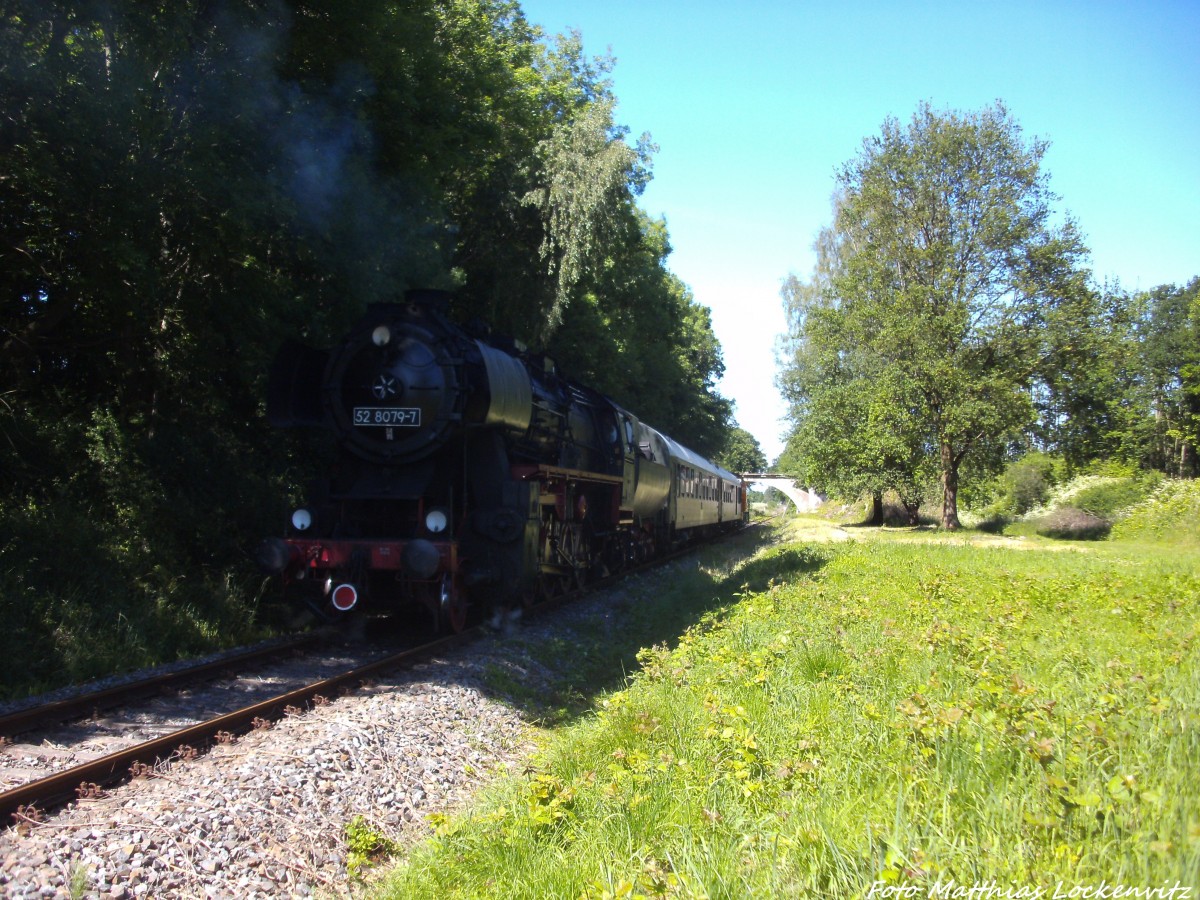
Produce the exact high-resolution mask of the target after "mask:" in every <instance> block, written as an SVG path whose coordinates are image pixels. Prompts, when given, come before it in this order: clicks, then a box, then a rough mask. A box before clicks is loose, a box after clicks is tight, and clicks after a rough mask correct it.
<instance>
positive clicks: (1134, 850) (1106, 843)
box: [383, 535, 1200, 900]
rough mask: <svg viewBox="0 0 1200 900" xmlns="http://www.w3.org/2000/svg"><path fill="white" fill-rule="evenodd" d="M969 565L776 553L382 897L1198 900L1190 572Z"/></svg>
mask: <svg viewBox="0 0 1200 900" xmlns="http://www.w3.org/2000/svg"><path fill="white" fill-rule="evenodd" d="M953 541H954V542H953V543H951V537H950V536H944V535H931V536H930V539H929V540H928V541H925V542H923V543H921V542H916V541H913V540H911V539H908V540H905V541H899V540H896V541H893V540H891V539H884V538H880V539H869V540H862V541H856V542H849V543H842V544H840V545H838V546H836V547H834V546H832V545H825V546H824V547H821V548H814V547H811V546H806V547H801V546H796V545H790V544H786V543H785V544H782V545H780V546H777V547H773V548H767V549H765V550H763V551H761V552H759V554H758V555H757V556H756V557H754V558H752V559H751V560H749V561H748V562H747V563H745V564H744V565H743V566H741V567H740V568H738V569H735V570H733V571H732V572H730V573H729V574H728V575H725V576H723V577H721V578H720V579H719V581H718V582H717V583H716V584H714V592H720V591H733V592H736V593H738V594H740V596H739V598H738V602H737V603H736V604H735V605H733V606H732V607H729V608H725V609H723V610H721V611H720V612H714V613H710V614H707V615H704V616H702V617H700V618H699V619H698V620H697V621H696V622H695V624H693V625H692V626H691V627H689V628H688V629H687V630H686V632H684V633H682V634H681V635H679V636H678V638H677V639H674V640H668V641H667V642H665V643H659V644H658V645H656V646H651V647H648V648H647V649H645V650H643V652H642V653H641V654H640V655H639V664H640V670H639V671H638V672H637V673H636V674H635V675H634V676H633V677H632V678H630V679H629V681H628V683H627V684H626V685H625V686H624V687H623V688H622V689H620V690H617V691H614V692H612V693H609V694H607V695H604V696H602V697H601V698H599V701H598V702H597V703H596V706H595V709H594V712H593V713H592V714H590V715H588V716H585V717H583V718H580V719H578V720H576V721H575V722H574V723H573V724H571V725H569V726H567V727H564V728H561V729H558V730H556V731H554V732H552V733H550V734H549V735H548V736H547V739H546V744H545V751H544V755H543V756H542V757H541V758H539V759H538V760H535V761H534V762H533V763H532V764H531V766H530V770H529V773H528V775H527V776H526V777H524V778H522V779H518V780H515V781H509V782H505V783H503V784H500V785H498V786H497V788H496V789H495V791H494V792H493V793H492V794H491V795H490V796H488V797H487V798H485V799H484V800H482V801H481V802H480V803H479V804H478V805H476V806H474V807H472V808H470V809H469V810H467V811H466V812H465V813H463V814H461V815H460V816H458V817H453V818H449V819H446V820H444V821H440V828H439V833H438V834H437V836H436V837H434V838H433V839H432V840H431V841H429V842H428V843H426V844H423V845H421V846H418V847H416V848H414V849H413V850H412V852H411V853H410V854H409V856H408V858H407V859H406V860H405V861H404V862H403V864H402V865H401V867H400V868H399V869H398V870H397V871H396V872H395V873H394V874H393V876H392V878H391V880H390V881H389V882H388V885H387V887H386V889H385V890H384V891H383V895H384V896H389V897H417V896H421V897H424V896H442V897H569V898H588V900H600V898H616V897H671V898H675V897H684V898H700V897H707V898H731V900H732V898H744V897H807V896H815V897H856V896H857V897H866V896H883V894H882V893H881V891H882V890H883V889H884V888H894V889H897V890H899V889H902V888H903V889H909V893H907V894H901V893H893V894H891V896H920V897H926V896H935V895H937V892H938V891H945V890H949V889H950V888H949V887H948V886H953V885H958V886H960V887H963V886H966V887H970V886H977V885H986V884H994V885H997V886H998V889H1001V890H1003V889H1005V888H1008V889H1011V890H1012V891H1014V892H1015V891H1018V890H1022V889H1024V890H1025V891H1026V892H1027V893H1026V894H1025V895H1026V896H1028V895H1029V893H1028V892H1029V891H1032V890H1034V889H1037V888H1041V889H1044V890H1045V891H1046V896H1051V895H1052V893H1053V890H1054V889H1055V887H1056V886H1057V885H1062V886H1063V888H1062V889H1063V890H1064V891H1065V890H1070V889H1071V888H1072V887H1074V886H1082V887H1084V888H1086V887H1088V886H1091V887H1095V886H1097V885H1100V884H1101V883H1102V882H1107V883H1108V884H1110V885H1112V884H1120V885H1126V886H1140V887H1143V888H1152V887H1158V886H1161V885H1163V884H1173V883H1175V882H1176V881H1178V882H1179V883H1181V884H1185V885H1198V884H1200V792H1197V790H1196V788H1195V786H1194V779H1195V773H1196V772H1198V771H1200V671H1198V665H1197V663H1198V650H1197V636H1198V634H1200V575H1198V574H1197V573H1198V566H1197V561H1198V557H1197V554H1195V553H1186V552H1185V553H1181V552H1178V551H1177V550H1171V551H1170V552H1153V551H1148V550H1147V548H1146V547H1145V546H1134V545H1123V544H1111V543H1100V544H1096V543H1092V544H1089V545H1087V546H1088V550H1087V552H1067V553H1064V552H1054V551H1052V550H1050V549H1046V548H1042V547H1034V548H1033V549H1024V550H1019V549H997V548H996V547H994V546H993V547H982V546H979V547H976V546H971V545H969V544H963V543H962V540H961V538H960V537H955V538H953ZM1013 543H1014V545H1019V542H1013ZM772 561H776V562H777V564H778V567H779V574H778V575H777V576H776V577H774V578H772V577H771V576H770V574H769V573H770V569H771V567H772ZM802 561H803V562H802ZM741 585H746V587H740V586H741ZM709 596H711V594H709ZM872 891H874V894H872ZM946 896H949V894H947V895H946ZM962 896H966V895H965V894H963V895H962Z"/></svg>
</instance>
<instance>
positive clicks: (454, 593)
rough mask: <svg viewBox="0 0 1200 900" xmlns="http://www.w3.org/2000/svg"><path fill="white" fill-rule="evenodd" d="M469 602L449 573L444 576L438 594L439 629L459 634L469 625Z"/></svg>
mask: <svg viewBox="0 0 1200 900" xmlns="http://www.w3.org/2000/svg"><path fill="white" fill-rule="evenodd" d="M468 606H469V604H468V603H467V598H466V597H465V596H463V593H462V591H460V590H458V589H457V588H456V587H455V586H454V582H453V580H452V579H451V578H450V576H449V575H444V576H442V584H441V587H440V589H439V596H438V630H439V631H444V632H449V633H451V634H458V633H459V632H460V631H462V630H463V629H464V628H466V627H467V610H468Z"/></svg>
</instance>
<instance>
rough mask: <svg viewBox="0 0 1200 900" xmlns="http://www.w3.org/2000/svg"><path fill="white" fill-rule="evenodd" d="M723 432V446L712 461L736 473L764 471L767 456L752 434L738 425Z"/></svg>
mask: <svg viewBox="0 0 1200 900" xmlns="http://www.w3.org/2000/svg"><path fill="white" fill-rule="evenodd" d="M725 433H726V439H725V446H724V448H723V449H722V450H721V452H720V453H718V454H717V455H716V456H715V457H714V458H713V462H715V463H716V464H717V465H719V466H721V467H722V468H724V469H728V470H729V471H730V472H735V473H738V474H742V473H745V472H765V471H766V469H767V457H766V454H765V453H763V450H762V447H761V446H760V445H759V443H758V440H757V438H755V437H754V435H752V434H751V433H750V432H748V431H747V430H746V429H745V428H742V427H741V426H740V425H733V426H732V427H730V428H729V429H728V430H727V431H726V432H725Z"/></svg>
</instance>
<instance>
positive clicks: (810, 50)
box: [521, 0, 1200, 458]
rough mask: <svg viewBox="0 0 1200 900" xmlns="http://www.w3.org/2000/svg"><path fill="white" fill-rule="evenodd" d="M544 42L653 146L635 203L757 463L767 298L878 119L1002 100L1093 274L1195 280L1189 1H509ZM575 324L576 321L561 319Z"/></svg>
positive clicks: (765, 394) (1130, 284)
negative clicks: (571, 35) (649, 221)
mask: <svg viewBox="0 0 1200 900" xmlns="http://www.w3.org/2000/svg"><path fill="white" fill-rule="evenodd" d="M521 5H522V8H523V9H524V10H525V13H526V16H527V17H528V18H529V20H530V21H531V22H534V23H536V24H539V25H541V26H542V27H543V28H544V29H545V30H546V31H547V32H548V33H551V34H553V33H559V32H564V31H566V30H568V29H570V28H576V29H578V30H579V31H580V32H581V33H582V35H583V40H584V47H585V49H586V51H587V53H588V54H589V55H593V56H595V55H602V54H604V53H605V52H607V51H609V50H611V52H612V55H613V56H614V57H616V60H617V65H616V69H615V70H614V72H613V81H614V85H615V93H616V95H617V98H618V100H619V104H620V105H619V107H618V110H617V119H618V121H619V122H620V123H621V124H624V125H627V126H628V127H629V128H630V129H631V131H632V136H633V137H636V136H637V135H639V134H641V133H642V132H644V131H648V132H650V134H651V136H652V137H653V139H654V141H655V142H656V143H657V144H658V145H659V152H658V154H657V155H656V157H655V160H654V180H653V182H652V183H651V185H650V186H649V188H648V189H647V190H646V193H645V194H644V195H643V197H642V206H643V208H644V209H645V210H646V211H647V212H649V213H650V214H652V215H655V216H659V215H661V216H664V217H665V218H666V220H667V225H668V228H669V231H670V235H671V243H672V246H673V247H674V252H673V254H672V256H671V258H670V260H669V266H670V268H671V270H672V271H673V272H675V274H677V275H678V276H679V277H680V278H681V279H682V280H683V281H684V282H685V283H686V284H687V285H688V286H689V287H690V288H691V289H692V291H693V292H694V294H695V296H696V299H697V300H698V301H699V302H700V303H703V304H704V305H705V306H708V307H710V308H711V309H712V313H713V328H714V331H715V332H716V335H717V337H718V339H720V341H721V344H722V346H723V348H724V353H725V365H726V374H725V378H724V380H723V381H722V383H721V386H720V389H721V391H722V393H724V394H725V396H727V397H730V398H732V399H733V400H735V401H736V402H737V417H738V420H739V422H740V423H741V424H742V425H743V426H744V427H746V428H747V429H749V430H750V431H751V432H752V433H753V434H754V435H755V437H757V438H758V440H759V442H760V443H761V444H762V445H763V449H764V450H765V451H766V452H767V455H768V456H769V457H771V458H774V457H775V456H776V455H777V454H778V453H779V452H780V450H781V449H782V437H783V431H784V426H783V425H782V424H781V423H780V422H779V419H780V417H781V416H782V415H783V414H784V406H783V404H782V402H781V401H780V400H779V398H778V394H777V391H776V389H775V386H774V374H775V364H774V354H773V347H774V336H775V335H776V334H778V333H779V332H781V331H782V330H783V328H784V320H783V312H782V305H781V300H780V297H779V288H780V284H781V282H782V281H783V279H784V278H785V277H786V276H787V275H788V274H789V273H791V272H794V273H796V274H798V275H801V276H807V275H808V274H809V273H810V271H811V269H812V264H813V255H812V249H811V248H812V242H813V239H814V238H815V237H816V234H817V231H818V230H819V229H820V228H821V227H822V226H824V225H827V224H829V221H830V196H831V194H832V192H833V187H834V182H833V173H834V171H835V169H836V168H837V167H838V166H840V165H841V164H842V163H844V162H846V161H847V160H849V159H851V158H852V157H853V156H854V155H855V154H856V153H857V152H858V149H859V148H860V146H861V145H862V141H863V139H864V138H866V137H868V136H870V135H873V134H877V133H878V132H879V129H880V125H881V124H882V123H883V121H884V119H885V118H886V117H887V116H889V115H890V116H895V117H897V118H899V119H900V120H901V121H907V120H908V119H909V118H910V117H911V115H912V113H913V112H914V111H915V110H916V108H917V105H918V103H920V102H921V101H923V100H924V101H929V102H930V103H931V104H932V105H933V106H934V108H935V109H945V108H951V109H955V110H960V111H968V110H976V109H981V108H982V107H984V106H986V105H988V104H989V103H992V102H994V101H995V100H996V99H1002V100H1003V101H1004V102H1005V103H1006V104H1007V106H1008V108H1009V110H1010V112H1011V113H1012V114H1013V116H1014V117H1015V118H1016V120H1017V121H1018V122H1020V124H1021V125H1022V127H1023V128H1024V131H1025V133H1026V135H1028V136H1036V137H1041V138H1046V139H1048V140H1049V141H1050V142H1051V146H1050V149H1049V151H1048V152H1047V154H1046V157H1045V160H1044V166H1045V169H1046V171H1048V172H1049V173H1050V176H1051V186H1052V187H1053V189H1054V190H1055V192H1056V193H1058V194H1059V195H1060V197H1061V199H1060V201H1059V203H1058V208H1059V209H1060V210H1063V211H1065V212H1069V213H1070V214H1071V215H1073V216H1074V217H1075V219H1076V220H1077V222H1078V224H1079V226H1080V228H1081V230H1082V232H1083V233H1084V235H1085V236H1086V238H1087V242H1088V246H1089V247H1090V249H1091V251H1092V259H1091V262H1092V269H1093V272H1094V274H1095V277H1096V279H1097V281H1101V280H1104V279H1110V280H1113V279H1115V280H1117V281H1119V282H1120V284H1121V285H1122V286H1123V287H1126V288H1130V289H1144V288H1150V287H1154V286H1156V285H1159V284H1164V283H1174V284H1184V283H1186V282H1187V281H1188V280H1189V279H1190V278H1192V277H1193V276H1196V275H1200V2H1198V0H1176V2H1160V3H1145V2H1143V3H1137V2H1126V3H1118V2H1092V3H1086V2H1059V0H1043V2H1025V0H1018V2H1007V3H989V2H975V3H968V2H963V3H915V2H892V3H887V2H843V3H828V4H810V3H801V2H784V0H742V2H740V3H734V2H731V0H720V2H718V0H690V2H680V0H674V2H668V0H640V2H633V0H573V2H568V0H521ZM568 314H569V313H568Z"/></svg>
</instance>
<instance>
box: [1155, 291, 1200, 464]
mask: <svg viewBox="0 0 1200 900" xmlns="http://www.w3.org/2000/svg"><path fill="white" fill-rule="evenodd" d="M1147 301H1148V303H1149V322H1148V323H1147V329H1146V337H1145V361H1146V374H1147V383H1148V385H1149V388H1150V391H1151V395H1152V407H1153V413H1154V418H1155V433H1156V437H1157V441H1156V444H1157V446H1156V447H1155V448H1154V449H1155V451H1156V452H1155V454H1154V462H1155V464H1156V466H1157V467H1158V468H1161V469H1162V470H1164V471H1166V472H1169V473H1170V474H1172V475H1180V476H1184V477H1191V478H1194V477H1195V476H1196V474H1197V472H1200V460H1198V459H1197V456H1196V454H1197V450H1200V278H1193V279H1192V280H1191V281H1190V282H1188V284H1187V286H1186V287H1182V288H1180V287H1175V286H1173V285H1161V286H1159V287H1157V288H1155V289H1154V290H1152V291H1150V292H1149V295H1148V297H1147Z"/></svg>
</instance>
